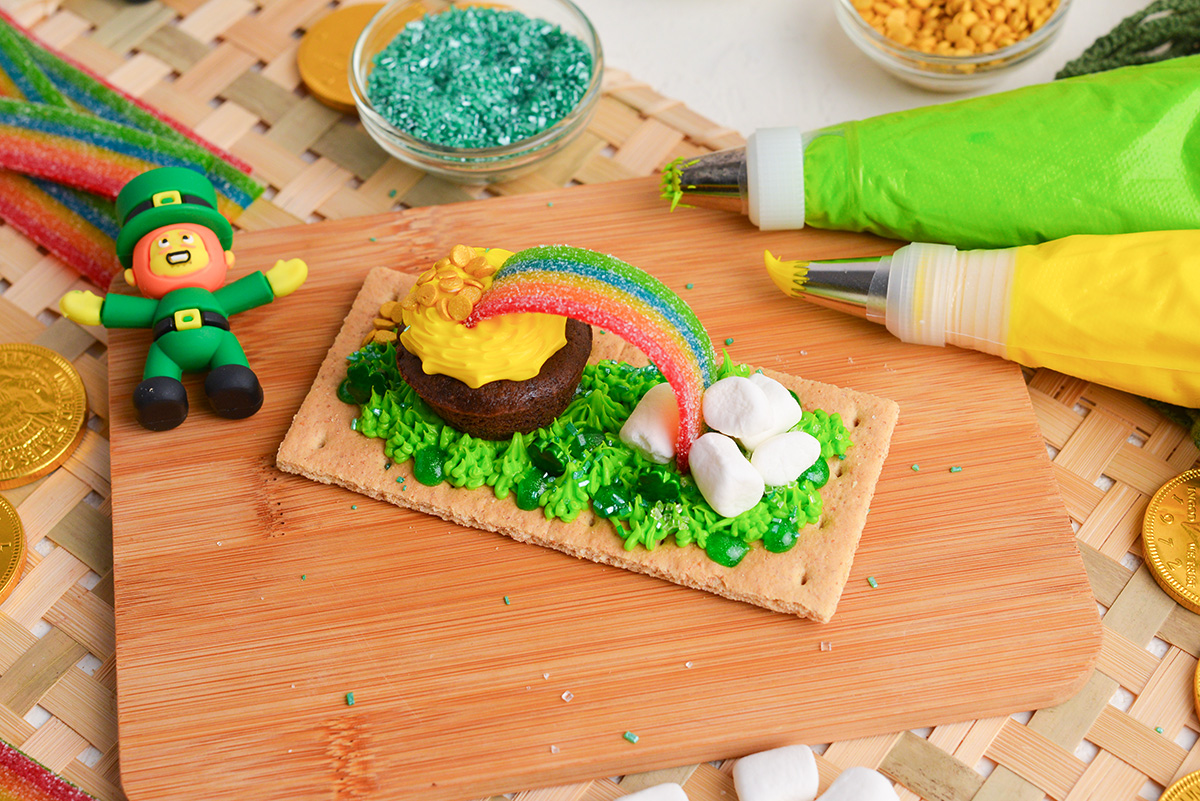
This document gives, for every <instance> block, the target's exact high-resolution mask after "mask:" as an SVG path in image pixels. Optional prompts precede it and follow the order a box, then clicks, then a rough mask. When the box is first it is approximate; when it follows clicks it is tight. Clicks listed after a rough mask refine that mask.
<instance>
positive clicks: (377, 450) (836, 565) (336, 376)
mask: <svg viewBox="0 0 1200 801" xmlns="http://www.w3.org/2000/svg"><path fill="white" fill-rule="evenodd" d="M414 283H415V277H414V276H412V275H409V274H406V273H399V272H396V271H394V270H390V269H387V268H383V267H380V268H376V269H375V270H372V271H371V273H369V274H368V276H367V279H366V281H365V282H364V283H363V287H362V289H361V290H360V291H359V294H358V297H357V298H356V299H355V301H354V305H353V307H352V308H351V310H350V313H349V315H347V317H346V320H345V322H344V323H343V325H342V330H341V332H340V333H339V334H338V336H337V339H336V340H335V341H334V343H333V346H332V347H331V348H330V350H329V353H328V355H326V357H325V361H324V362H323V363H322V364H321V369H320V371H319V372H318V374H317V378H316V380H315V381H314V382H313V386H312V388H311V389H310V390H309V393H308V396H307V397H306V398H305V400H304V403H303V404H302V405H301V407H300V410H299V411H298V412H297V413H296V416H295V418H294V419H293V420H292V425H291V428H290V429H289V430H288V433H287V436H286V437H285V438H284V440H283V443H282V444H281V445H280V447H279V452H278V455H277V457H276V464H277V465H278V466H279V468H280V469H281V470H284V471H286V472H289V473H296V474H299V475H302V476H306V477H307V478H310V479H313V480H314V481H320V482H323V483H326V484H338V485H341V486H343V487H346V488H347V489H350V490H353V491H355V492H358V493H361V494H363V495H367V496H369V497H372V498H378V499H381V500H385V501H388V502H390V503H393V504H395V505H397V506H402V507H406V508H409V509H414V510H417V511H420V512H425V513H427V514H431V515H436V516H438V517H441V518H443V519H445V520H449V521H452V522H455V523H459V524H461V525H464V526H472V527H474V528H479V529H484V530H487V531H495V532H498V533H500V534H504V535H507V536H509V537H512V538H513V539H515V540H519V541H521V542H531V543H534V544H536V545H541V546H544V547H547V548H554V549H557V550H560V551H564V552H566V553H569V554H571V555H572V556H576V557H579V558H581V559H590V560H592V561H595V562H601V563H604V564H609V565H615V566H618V567H622V568H625V569H627V570H634V571H637V572H639V573H646V574H648V575H651V576H656V577H658V578H662V579H666V580H667V581H672V582H675V583H676V584H682V585H684V586H687V587H693V588H695V589H699V590H705V591H707V592H711V593H714V594H716V595H721V596H724V597H726V598H732V599H734V600H738V601H744V602H746V603H750V604H754V605H756V606H762V607H766V608H768V609H773V610H776V611H779V612H787V613H790V614H795V615H799V616H801V617H806V618H811V619H813V620H816V621H820V622H827V621H828V620H829V619H830V617H832V615H833V612H834V610H835V609H836V607H837V603H838V599H839V598H841V595H842V589H843V588H844V587H845V585H846V579H847V578H848V576H849V574H850V565H851V562H852V561H853V559H854V552H855V550H856V549H857V547H858V540H859V537H860V535H861V534H862V530H863V525H864V524H865V522H866V517H867V509H868V507H869V505H870V502H871V496H872V495H873V493H874V491H875V483H876V481H877V480H878V478H879V474H880V471H881V470H882V468H883V462H884V459H885V458H886V457H887V452H888V446H889V443H890V441H891V435H892V430H893V429H894V427H895V425H896V418H897V416H898V414H899V409H898V407H897V405H896V404H895V403H894V402H893V401H890V400H885V399H883V398H878V397H875V396H873V395H867V394H865V393H862V392H856V391H854V390H849V389H841V388H839V387H835V386H831V385H829V384H822V383H818V382H815V381H807V380H804V379H800V378H796V377H794V376H789V375H786V374H783V373H778V372H774V371H770V370H765V369H764V370H763V372H764V373H765V374H766V375H768V376H770V377H771V378H774V379H775V380H777V381H779V382H780V383H782V384H783V385H784V386H786V387H788V388H789V389H791V390H793V391H794V392H795V393H796V395H797V396H798V397H799V399H800V403H801V406H802V407H803V408H805V409H814V408H816V409H824V410H825V411H827V412H829V413H831V414H832V413H834V412H837V413H838V414H840V415H841V417H842V420H843V422H844V423H845V425H846V427H847V428H848V429H850V435H851V440H852V442H853V443H854V445H853V447H851V448H850V449H849V452H848V453H847V455H846V458H845V459H844V460H837V459H834V460H832V462H831V464H830V479H829V482H828V483H827V484H826V485H825V486H824V487H822V488H821V491H820V492H821V497H822V500H823V503H824V510H823V512H822V515H821V518H820V519H819V520H818V521H817V523H815V524H812V525H809V526H806V527H804V528H803V529H801V531H800V536H799V538H798V539H797V542H796V545H795V546H794V547H793V548H792V549H791V550H789V551H787V552H785V553H782V554H775V553H770V552H768V551H766V550H765V549H764V548H762V547H761V545H756V546H755V547H754V548H752V549H751V551H750V553H749V554H747V555H746V557H745V559H743V560H742V562H741V563H740V564H739V565H737V566H736V567H733V568H727V567H723V566H721V565H719V564H717V563H716V562H714V561H712V560H711V559H709V558H708V555H707V554H705V552H704V551H703V550H702V549H700V548H697V547H694V546H693V547H685V548H680V547H676V546H675V545H674V544H672V543H671V542H670V538H668V541H667V542H664V543H663V544H662V545H660V546H659V547H658V548H656V549H655V550H653V551H647V550H645V549H644V548H640V547H639V548H636V549H634V550H631V551H626V550H625V548H624V541H623V540H622V539H621V537H619V536H618V535H617V534H616V533H615V532H614V531H613V530H612V526H611V524H610V523H609V522H608V521H607V520H604V519H603V518H600V517H597V516H596V515H595V514H593V513H592V512H591V511H590V510H585V511H584V512H582V513H581V514H580V515H579V516H578V517H577V518H576V519H575V520H574V521H573V522H571V523H564V522H562V521H560V520H553V521H551V520H547V519H546V517H545V516H544V514H543V513H542V511H541V510H540V509H538V510H533V511H523V510H521V509H518V508H517V506H516V504H515V503H514V502H513V500H512V499H511V498H508V499H504V500H500V499H497V498H496V497H495V496H494V495H493V493H492V492H491V488H490V487H482V488H480V489H475V490H470V489H459V488H456V487H453V486H451V485H450V484H447V483H442V484H439V485H437V486H435V487H428V486H425V485H423V484H421V483H420V482H418V481H416V480H415V479H414V480H412V481H405V482H404V485H405V487H406V488H405V489H404V490H403V491H402V490H401V489H400V488H401V484H400V483H397V477H398V476H401V475H402V476H404V477H405V478H406V479H408V478H412V463H411V461H410V462H407V463H405V464H403V465H400V464H397V465H394V466H393V468H392V469H391V470H388V471H387V472H385V471H384V470H383V468H382V461H381V460H380V458H379V456H380V454H381V453H382V448H383V443H382V441H381V440H378V439H371V438H368V437H365V436H363V435H361V434H359V433H357V432H356V431H354V430H352V429H351V427H350V424H351V421H352V420H353V419H354V418H355V417H356V416H357V412H358V407H356V406H351V405H349V404H346V403H342V402H341V401H340V400H338V398H337V387H338V384H340V383H341V381H342V380H343V379H344V378H345V375H346V357H347V356H348V355H349V354H351V353H353V352H354V351H356V350H358V348H359V346H360V345H361V343H362V340H363V338H364V337H365V336H366V334H367V332H368V331H370V330H371V327H372V320H373V319H374V318H375V317H376V316H377V312H378V310H379V307H380V305H382V304H383V303H384V302H386V301H389V300H395V299H397V298H401V297H403V296H404V295H405V294H407V293H408V291H409V289H410V288H411V287H412V285H413V284H414ZM599 359H620V360H623V361H627V362H630V363H633V364H644V363H645V361H646V359H645V357H644V356H643V355H642V354H641V352H640V351H638V350H637V349H636V348H633V347H632V346H630V345H628V344H627V343H625V342H624V341H623V340H621V339H619V338H618V337H615V336H613V335H611V334H606V333H602V332H598V331H597V332H594V337H593V347H592V359H591V360H592V361H597V360H599Z"/></svg>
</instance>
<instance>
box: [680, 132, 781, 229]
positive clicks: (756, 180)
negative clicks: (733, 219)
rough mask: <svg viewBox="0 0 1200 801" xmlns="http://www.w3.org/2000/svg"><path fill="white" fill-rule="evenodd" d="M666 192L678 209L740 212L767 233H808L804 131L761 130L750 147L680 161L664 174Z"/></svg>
mask: <svg viewBox="0 0 1200 801" xmlns="http://www.w3.org/2000/svg"><path fill="white" fill-rule="evenodd" d="M676 176H677V177H678V182H677V183H676V181H675V177H676ZM663 193H664V195H667V196H669V197H671V199H672V204H671V205H672V208H674V206H676V205H680V204H682V205H684V206H697V207H701V208H709V209H721V210H724V211H733V212H738V213H740V214H745V215H747V216H749V217H750V221H751V222H752V223H754V224H755V225H757V226H758V227H759V228H760V229H761V230H763V231H784V230H792V229H796V228H803V227H804V136H803V134H801V132H800V130H799V129H798V128H761V129H759V130H757V131H755V132H754V133H752V134H750V138H749V139H747V140H746V146H745V147H735V148H730V149H729V150H721V151H719V152H716V153H709V154H707V155H704V156H700V157H698V158H694V159H687V160H682V161H679V162H677V163H676V164H675V165H674V169H669V170H667V171H666V172H665V173H664V174H663Z"/></svg>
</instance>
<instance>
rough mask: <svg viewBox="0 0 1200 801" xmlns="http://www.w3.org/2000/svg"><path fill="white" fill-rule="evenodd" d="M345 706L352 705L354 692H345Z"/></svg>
mask: <svg viewBox="0 0 1200 801" xmlns="http://www.w3.org/2000/svg"><path fill="white" fill-rule="evenodd" d="M346 706H354V693H346Z"/></svg>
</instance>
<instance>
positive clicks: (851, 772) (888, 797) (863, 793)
mask: <svg viewBox="0 0 1200 801" xmlns="http://www.w3.org/2000/svg"><path fill="white" fill-rule="evenodd" d="M743 801H745V800H744V799H743ZM819 801H900V796H898V795H896V788H895V787H893V786H892V782H891V780H890V779H888V778H887V777H886V776H884V775H883V774H882V773H879V772H878V771H874V770H871V769H870V768H846V769H845V770H843V771H842V772H841V773H839V774H838V777H837V778H836V779H834V780H833V784H831V785H829V789H828V790H826V791H825V792H823V793H821V798H820V799H819Z"/></svg>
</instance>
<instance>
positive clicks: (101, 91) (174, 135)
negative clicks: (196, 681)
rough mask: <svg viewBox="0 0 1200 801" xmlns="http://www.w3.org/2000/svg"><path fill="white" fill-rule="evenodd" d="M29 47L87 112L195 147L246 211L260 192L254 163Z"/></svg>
mask: <svg viewBox="0 0 1200 801" xmlns="http://www.w3.org/2000/svg"><path fill="white" fill-rule="evenodd" d="M24 45H25V49H26V50H27V51H28V54H29V55H30V56H31V57H32V59H33V61H34V62H35V63H36V65H37V66H38V67H40V68H41V70H42V72H43V73H44V74H45V76H46V77H47V78H48V79H49V81H50V82H51V84H52V86H53V87H54V88H55V89H57V90H58V91H60V92H61V93H62V95H63V96H64V97H66V98H68V99H69V100H70V101H71V102H72V103H75V104H76V105H77V106H79V107H80V108H81V109H83V110H84V111H86V112H88V113H91V114H94V115H96V116H97V117H100V118H102V119H106V120H109V121H111V122H115V123H118V124H120V125H127V126H129V127H131V128H136V129H138V130H140V131H144V132H146V133H150V134H154V135H155V136H160V137H162V138H164V139H166V140H168V141H175V142H182V143H191V144H194V145H197V146H199V147H201V148H203V149H205V150H207V151H208V152H209V153H212V154H213V155H214V156H215V157H216V158H215V159H213V161H212V165H211V167H210V168H209V175H208V178H209V180H211V181H212V183H213V186H214V187H215V188H216V190H217V193H218V194H219V195H223V196H225V197H227V198H229V199H230V200H231V201H232V202H233V203H234V204H235V205H237V206H238V207H239V209H238V210H239V211H240V210H241V209H242V208H245V207H246V206H248V205H250V203H252V202H253V201H254V200H255V198H257V197H258V196H259V195H260V194H262V191H263V188H262V186H261V185H259V183H258V182H257V181H255V180H254V179H253V178H251V177H250V175H249V173H250V169H251V168H250V165H249V164H247V163H246V162H244V161H242V160H241V159H239V158H237V157H236V156H234V155H233V154H232V153H229V152H228V151H226V150H223V149H222V148H219V147H217V146H216V145H214V144H212V143H211V142H209V141H207V140H206V139H203V138H201V137H200V136H197V135H196V134H195V133H194V132H193V131H191V130H188V129H187V128H185V127H183V126H182V125H180V124H179V123H178V122H176V121H175V120H172V119H170V118H169V117H164V116H162V115H161V114H159V113H158V112H157V111H155V110H154V109H153V108H151V107H150V106H147V105H146V104H145V103H143V102H142V101H140V100H138V99H137V98H135V97H131V96H129V95H127V94H125V93H123V92H121V91H119V90H118V89H116V88H115V87H113V86H112V85H110V84H108V83H106V82H105V81H104V80H103V79H101V78H99V77H98V76H96V75H95V74H93V73H91V72H88V71H87V70H85V69H84V68H82V67H80V66H78V65H76V64H73V63H72V62H71V61H70V60H68V59H65V58H63V57H61V56H56V55H55V54H54V53H53V52H51V51H48V50H45V49H42V48H40V47H39V46H38V44H37V43H36V42H33V41H32V40H29V39H24Z"/></svg>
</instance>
